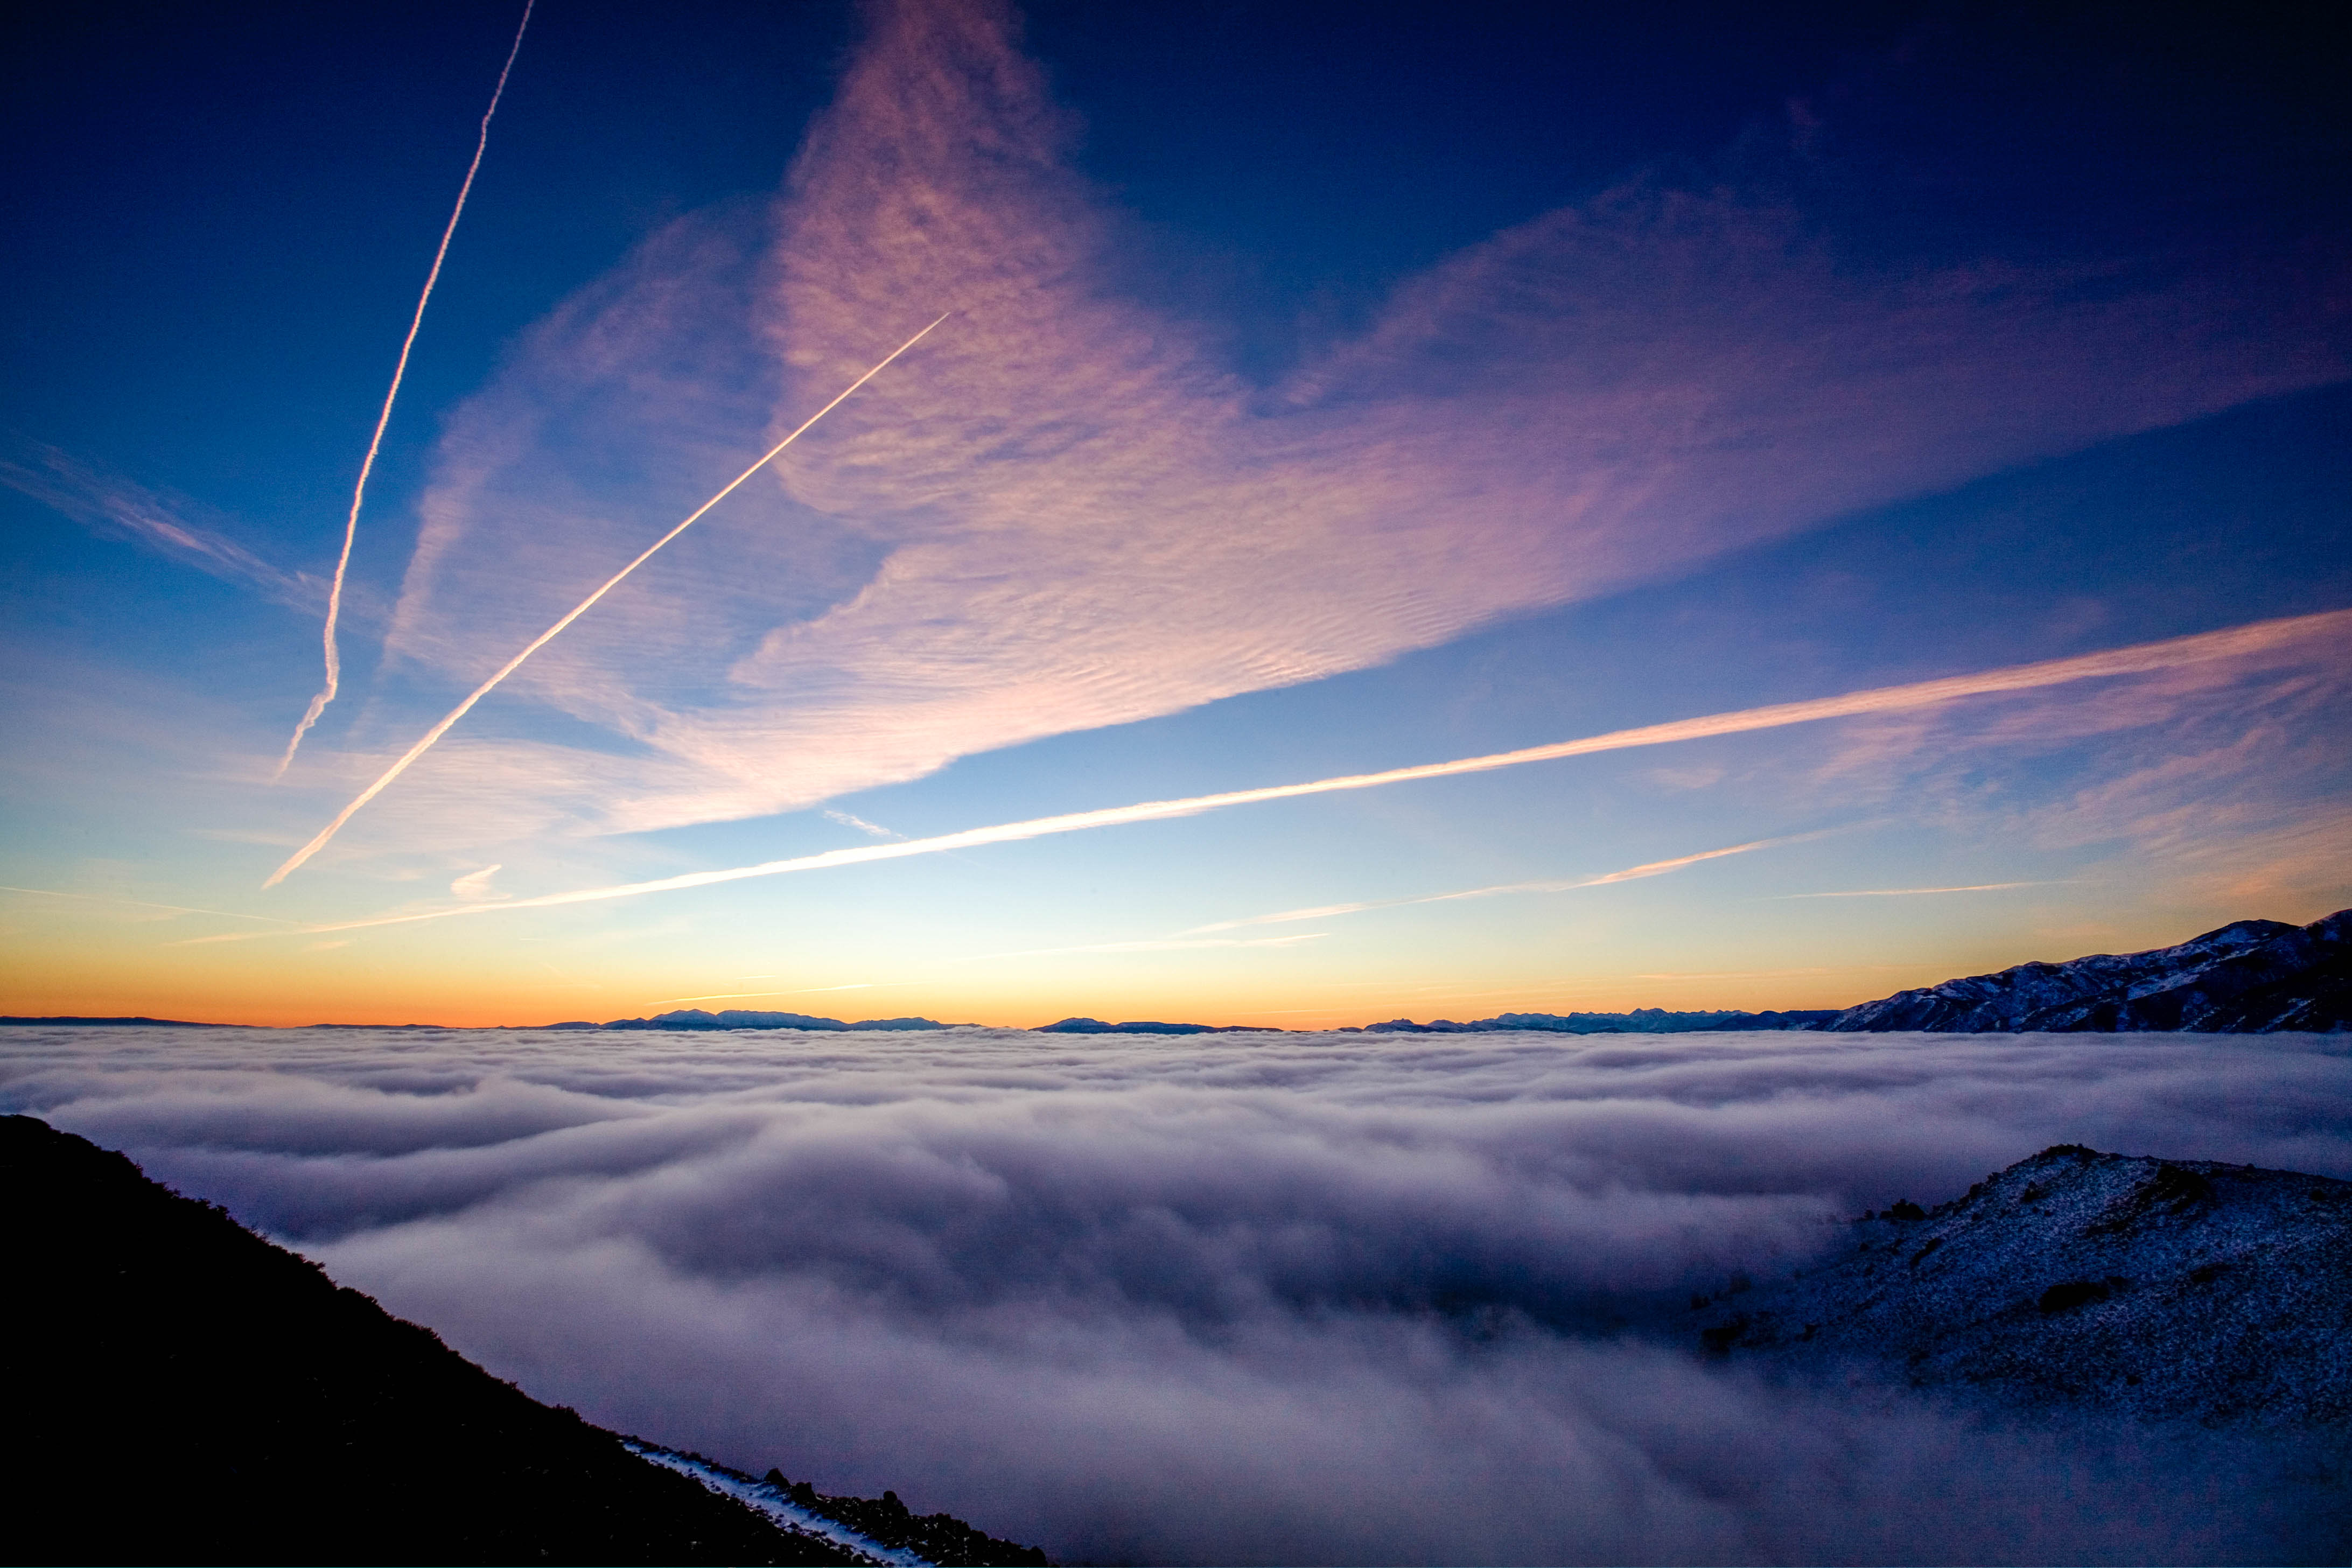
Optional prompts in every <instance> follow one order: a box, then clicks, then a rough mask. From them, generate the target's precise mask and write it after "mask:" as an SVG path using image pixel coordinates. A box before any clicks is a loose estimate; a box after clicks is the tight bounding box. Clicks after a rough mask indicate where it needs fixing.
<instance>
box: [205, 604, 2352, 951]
mask: <svg viewBox="0 0 2352 1568" xmlns="http://www.w3.org/2000/svg"><path fill="white" fill-rule="evenodd" d="M2347 637H2352V610H2331V611H2326V612H2324V613H2322V614H2318V615H2311V616H2288V617H2285V618H2284V619H2279V620H2270V621H2256V622H2253V623H2252V624H2250V625H2247V626H2231V627H2229V628H2227V629H2225V630H2221V631H2213V632H2200V633H2198V634H2196V635H2195V636H2191V637H2169V638H2167V639H2165V640H2163V641H2160V642H2151V643H2141V644H2137V645H2135V646H2133V647H2121V648H2111V649H2108V650H2106V651H2105V652H2101V653H2093V654H2081V655H2077V656H2075V657H2074V658H2055V659H2042V660H2039V661H2037V662H2035V663H2032V664H2021V665H2011V666H2008V667H2006V668H1999V669H1989V670H1981V671H1979V672H1977V673H1975V674H1972V675H1955V676H1947V677H1944V678H1942V679H1936V680H1920V681H1913V682H1910V683H1907V684H1906V685H1901V686H1882V687H1875V688H1872V689H1866V690H1862V691H1850V692H1846V693H1844V694H1843V695H1841V696H1836V697H1822V698H1814V699H1811V700H1806V701H1801V702H1780V703H1773V704H1770V705H1769V706H1765V707H1760V708H1747V709H1740V710H1735V711H1731V712H1726V713H1710V714H1706V715H1705V716H1703V717H1700V718H1696V719H1678V720H1675V721H1670V722H1667V723H1663V724H1648V725H1643V726H1640V727H1638V728H1635V729H1630V730H1614V731H1610V732H1608V733H1606V734H1601V735H1589V736H1585V737H1583V738H1582V739H1580V740H1574V741H1559V742H1553V743H1551V744H1549V745H1543V746H1528V747H1525V748H1523V749H1521V750H1518V751H1515V752H1494V753H1491V754H1489V755H1486V756H1479V757H1463V758H1458V759H1456V760H1454V761H1452V762H1444V763H1421V764H1418V765H1416V766H1412V767H1404V768H1389V769H1385V770H1383V771H1381V772H1379V773H1349V774H1343V775H1341V776H1339V777H1337V778H1326V779H1315V780H1311V781H1308V782H1307V783H1303V784H1272V785H1267V786H1265V787H1263V788H1258V789H1244V790H1228V791H1224V792H1223V793H1220V794H1216V795H1191V796H1187V797H1185V798H1182V799H1178V800H1158V801H1144V802H1141V803H1139V804H1137V805H1118V806H1108V807H1104V808H1102V809H1100V810H1096V811H1076V812H1066V813H1063V814H1061V815H1059V816H1041V817H1034V818H1032V819H1030V820H1028V821H1026V822H1008V823H1000V824H997V825H995V826H989V827H973V828H967V829H965V830H963V831H962V832H960V833H948V834H940V835H939V836H937V837H929V838H911V839H906V840H903V841H900V842H898V843H889V844H865V845H858V846H856V847H852V848H846V849H830V850H826V851H824V852H823V853H821V854H816V855H801V856H794V857H793V858H788V859H782V860H768V861H762V862H761V863H760V864H758V865H754V866H738V867H733V868H728V869H725V870H717V871H693V872H688V873H686V874H684V875H682V876H677V877H664V878H659V879H655V880H651V881H644V882H628V883H622V884H619V885H617V886H613V887H604V888H583V889H577V890H575V891H572V892H564V893H544V894H541V895H540V896H538V897H536V898H527V899H512V900H507V901H506V902H503V903H499V904H472V905H467V906H465V907H462V908H457V909H446V910H425V911H422V912H420V913H414V914H404V915H385V916H380V917H378V918H375V919H373V920H363V921H340V922H337V923H334V924H328V925H319V926H312V927H309V928H306V929H307V930H310V931H357V930H362V929H366V928H370V927H374V926H387V925H408V924H415V923H416V922H419V921H436V920H447V919H450V918H452V917H455V916H458V915H478V914H488V913H492V912H494V911H499V910H530V909H552V908H557V907H560V906H562V905H567V904H583V903H596V902H601V901H604V900H612V899H627V898H636V897H640V896H642V895H645V894H648V893H667V892H679V891H683V890H685V889H690V888H707V887H715V886H718V885H719V884H720V883H724V882H738V881H743V880H746V879H751V878H754V877H777V876H785V875H789V874H791V873H793V872H798V871H817V870H825V869H829V868H834V867H838V866H855V865H863V864H866V863H867V862H870V861H877V860H898V859H904V858H908V857H912V856H917V855H937V854H940V853H943V852H945V851H948V850H952V849H971V848H978V847H982V846H983V845H990V844H1009V843H1014V842H1017V841H1020V840H1022V839H1028V838H1043V837H1048V836H1051V835H1055V834H1062V833H1079V832H1085V831H1087V830H1088V829H1091V828H1097V827H1116V826H1123V825H1126V824H1129V823H1137V822H1153V821H1162V820H1166V819H1168V818H1171V817H1180V816H1198V815H1200V814H1202V813H1203V812H1210V811H1221V810H1223V809H1225V808H1227V807H1230V806H1236V805H1258V804H1261V803H1264V802H1266V801H1276V800H1293V799H1297V798H1299V797H1302V796H1306V795H1330V794H1335V793H1339V792H1341V791H1347V790H1360V789H1377V788H1381V787H1382V786H1385V785H1388V784H1411V783H1415V782H1418V781H1421V780H1425V779H1439V778H1452V777H1456V776H1459V775H1462V774H1466V773H1491V772H1493V771H1495V770H1496V769H1499V768H1511V767H1519V766H1523V765H1525V764H1527V763H1542V762H1556V761H1560V760H1563V759H1566V758H1569V757H1580V756H1592V755H1596V754H1599V753H1601V752H1616V751H1625V750H1630V749H1632V748H1634V747H1641V746H1659V745H1667V744H1671V743H1673V742H1679V741H1696V740H1703V739H1706V738H1709V737H1714V736H1721V735H1738V734H1747V733H1750V732H1753V731H1759V730H1771V729H1779V728H1782V727H1784V726H1787V725H1790V724H1804V723H1811V722H1814V721H1820V720H1825V719H1841V718H1852V717H1856V716H1859V715H1863V714H1871V713H1892V712H1901V711H1905V710H1914V709H1923V708H1932V707H1936V706H1938V705H1941V704H1944V703H1948V702H1956V701H1959V700H1963V699H1966V698H1970V697H1981V696H1991V695H1997V694H2000V693H2003V692H2014V691H2028V690H2033V689H2040V688H2046V687H2053V686H2061V685H2067V684H2071V683H2074V682H2076V681H2084V680H2093V679H2105V678H2112V677H2118V676H2131V675H2147V674H2152V673H2155V672H2158V671H2161V670H2168V669H2178V668H2184V667H2187V666H2192V665H2200V664H2211V663H2219V662H2222V661H2230V660H2262V659H2269V658H2280V657H2286V658H2295V657H2301V656H2303V655H2305V654H2307V653H2308V652H2310V651H2311V650H2312V649H2314V648H2315V647H2330V646H2335V647H2340V646H2341V645H2342V644H2343V643H2344V642H2345V640H2346V638H2347ZM1743 847H1745V846H1743ZM1727 852H1729V851H1716V852H1712V853H1727ZM1660 864H1661V865H1662V866H1663V865H1664V863H1660ZM1636 872H1640V873H1641V874H1644V875H1646V874H1649V873H1648V872H1647V871H1646V870H1645V869H1643V868H1634V870H1633V871H1628V872H1624V873H1619V874H1617V875H1619V876H1632V875H1634V874H1635V873H1636ZM1459 896H1477V895H1476V893H1475V892H1474V893H1472V894H1467V895H1459ZM197 940H198V941H200V942H226V941H241V940H247V937H246V934H245V933H236V934H233V935H227V936H215V937H204V938H199V939H197Z"/></svg>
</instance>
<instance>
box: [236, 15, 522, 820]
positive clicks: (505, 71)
mask: <svg viewBox="0 0 2352 1568" xmlns="http://www.w3.org/2000/svg"><path fill="white" fill-rule="evenodd" d="M538 3H539V0H523V7H522V22H521V24H520V26H517V27H516V28H515V36H514V44H513V47H510V48H509V49H508V50H507V63H506V64H505V65H504V66H503V67H501V68H499V85H498V86H497V87H495V88H493V89H490V106H489V108H488V109H486V110H483V111H482V133H481V135H480V136H479V137H478V138H477V139H476V141H475V142H474V161H473V162H472V163H468V164H467V165H466V179H465V183H464V184H460V185H459V186H458V187H457V205H456V206H454V207H452V208H450V209H449V224H448V226H447V227H446V228H444V229H443V230H442V231H441V248H440V249H438V250H436V251H435V252H434V253H433V267H432V269H431V270H430V271H428V272H426V273H425V291H424V292H423V293H421V294H419V295H417V297H416V314H415V315H414V316H412V317H410V318H409V321H408V336H407V337H405V338H404V339H402V340H401V343H400V358H399V360H398V361H397V362H396V363H394V365H393V367H392V386H391V388H390V389H389V390H388V391H386V392H385V393H384V395H383V412H381V413H379V414H378V415H377V416H375V434H374V435H373V436H370V437H368V448H367V456H366V457H364V458H361V459H360V477H359V482H358V483H356V484H354V485H353V486H352V510H351V515H350V516H349V517H347V518H345V519H344V520H343V552H342V553H341V555H339V556H337V557H336V558H335V579H334V581H333V582H332V583H331V584H329V585H328V588H327V629H326V636H325V642H326V647H327V684H326V685H325V686H323V687H321V688H320V691H319V694H318V695H317V696H316V697H313V698H311V699H310V707H309V708H308V709H306V710H304V711H303V714H302V721H301V722H300V723H299V724H297V725H295V726H294V736H293V738H292V739H291V740H289V741H288V742H286V754H285V755H284V756H282V757H280V758H278V772H277V773H276V774H274V775H273V777H274V778H279V779H282V778H284V777H285V776H286V770H287V768H288V767H289V766H290V765H291V764H292V763H293V761H294V752H295V750H296V748H298V747H299V746H300V745H301V744H302V737H303V736H304V735H306V734H308V733H310V726H311V725H313V724H315V723H317V722H318V721H319V715H320V714H321V713H324V712H325V711H326V710H327V704H328V703H330V702H332V701H333V700H335V690H336V688H337V687H339V686H341V684H342V676H343V659H342V655H341V652H340V651H339V650H338V649H337V648H336V647H335V622H336V620H337V619H338V618H339V617H340V616H341V614H342V608H343V578H344V576H345V574H348V573H349V572H350V570H351V565H352V541H353V540H354V539H356V538H358V537H359V531H360V503H361V501H362V500H364V499H365V498H366V496H367V482H368V474H369V473H370V471H371V470H373V468H375V455H376V452H377V450H378V449H379V448H380V447H383V430H384V426H387V425H389V424H391V423H392V405H393V403H394V400H395V399H397V398H398V397H399V396H400V383H401V380H402V378H403V377H404V376H405V375H407V374H408V354H409V351H410V350H412V349H414V348H415V346H416V333H417V330H418V329H419V328H421V327H423V326H424V325H425V305H426V304H427V303H429V302H430V301H431V300H432V298H433V286H434V285H435V284H436V283H438V282H439V281H441V264H442V262H444V261H446V259H448V256H449V241H450V238H451V237H453V236H454V235H456V234H457V220H458V219H459V218H461V217H463V216H465V214H466V198H467V196H469V195H472V194H473V191H474V176H475V175H476V174H478V173H480V172H481V167H482V154H483V153H485V152H488V150H489V145H490V117H491V116H492V115H494V114H496V113H498V111H499V99H501V98H504V97H505V96H506V91H507V78H508V77H509V76H510V75H512V74H513V73H514V63H515V57H516V56H517V55H519V54H520V53H522V35H523V31H524V29H525V28H527V27H529V26H530V11H531V7H532V6H533V5H537V4H538Z"/></svg>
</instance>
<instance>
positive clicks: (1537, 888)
mask: <svg viewBox="0 0 2352 1568" xmlns="http://www.w3.org/2000/svg"><path fill="white" fill-rule="evenodd" d="M1818 837H1821V835H1819V834H1817V833H1805V834H1799V835H1798V836H1797V837H1793V838H1759V839H1755V840H1753V841H1751V842H1749V843H1747V844H1735V845H1733V846H1731V847H1729V848H1727V849H1703V850H1701V851H1700V852H1699V853H1697V854H1696V855H1677V856H1676V857H1675V858H1673V859H1671V860H1652V861H1649V862H1646V863H1645V864H1643V865H1640V866H1628V867H1626V868H1624V869H1623V870H1622V871H1610V872H1605V873H1603V874H1602V875H1601V876H1598V877H1575V878H1570V879H1565V880H1555V881H1545V882H1501V883H1497V884H1496V885H1495V886H1493V887H1490V888H1465V889H1462V890H1461V891H1459V892H1454V893H1423V894H1422V895H1421V896H1420V897H1418V898H1412V899H1376V900H1372V901H1371V902H1370V903H1361V904H1321V905H1318V906H1317V907H1316V908H1314V909H1311V910H1283V911H1281V912H1280V913H1279V914H1271V915H1251V916H1249V917H1248V918H1247V919H1245V920H1238V921H1216V922H1215V923H1213V924H1211V925H1204V926H1192V927H1190V928H1188V929H1186V930H1184V931H1178V932H1177V933H1176V934H1177V935H1178V936H1200V935H1202V934H1204V933H1206V932H1208V931H1239V930H1241V929H1242V928H1243V927H1244V926H1271V925H1283V924H1286V923H1287V922H1289V921H1319V920H1328V919H1329V918H1331V917H1333V916H1335V915H1357V914H1362V913H1364V912H1365V911H1367V910H1401V909H1403V908H1405V907H1406V906H1408V905H1411V904H1451V903H1457V902H1459V901H1461V900H1465V899H1492V898H1496V897H1498V896H1499V895H1501V894H1504V893H1572V892H1575V891H1576V890H1577V889H1580V888H1606V887H1610V886H1612V884H1615V883H1618V882H1638V881H1640V880H1641V879H1643V878H1644V877H1663V876H1664V875H1665V874H1666V873H1667V872H1669V871H1679V870H1681V869H1682V868H1684V867H1685V866H1696V865H1697V864H1698V863H1699V862H1700V861H1702V860H1720V859H1722V858H1724V857H1725V856H1726V855H1745V854H1747V853H1748V851H1749V850H1750V849H1769V848H1770V847H1773V846H1775V845H1780V844H1793V843H1795V842H1797V839H1798V838H1818Z"/></svg>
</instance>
